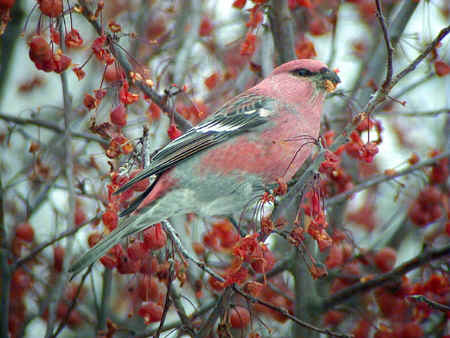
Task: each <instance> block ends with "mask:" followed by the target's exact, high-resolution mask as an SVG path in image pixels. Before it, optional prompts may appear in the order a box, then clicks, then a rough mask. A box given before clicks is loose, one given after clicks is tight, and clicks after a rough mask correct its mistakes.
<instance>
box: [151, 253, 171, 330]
mask: <svg viewBox="0 0 450 338" xmlns="http://www.w3.org/2000/svg"><path fill="white" fill-rule="evenodd" d="M173 262H174V261H173V259H171V260H170V266H169V278H168V279H167V293H166V301H165V302H164V309H163V313H162V316H161V320H160V322H159V326H158V330H156V333H155V338H159V335H160V334H161V330H162V328H163V325H164V323H165V321H166V318H167V312H168V311H169V308H170V305H171V300H170V297H169V290H170V287H171V285H172V282H173V279H174V273H173Z"/></svg>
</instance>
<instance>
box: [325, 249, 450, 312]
mask: <svg viewBox="0 0 450 338" xmlns="http://www.w3.org/2000/svg"><path fill="white" fill-rule="evenodd" d="M447 255H450V245H447V246H444V247H442V248H439V249H429V250H425V251H424V252H423V253H421V254H419V255H417V256H416V257H414V258H412V259H410V260H409V261H407V262H405V263H403V264H402V265H400V266H398V267H397V268H395V269H393V270H392V271H390V272H387V273H384V274H381V275H377V276H375V277H374V278H373V279H370V280H368V281H365V282H361V283H358V284H354V285H352V286H350V287H348V288H346V289H343V290H341V291H338V292H336V293H335V294H333V295H332V296H330V297H328V298H325V299H324V300H323V301H322V304H321V308H322V310H323V311H327V310H329V309H330V308H332V307H334V306H336V305H338V304H341V303H343V302H345V301H347V300H349V299H351V298H352V297H354V296H357V295H359V294H361V293H364V292H368V291H370V290H372V289H374V288H377V287H380V286H382V285H384V284H386V283H388V282H391V281H393V280H395V279H398V278H400V277H401V276H403V275H404V274H405V273H408V272H409V271H411V270H414V269H416V268H418V267H420V266H422V265H424V264H426V263H429V262H431V261H433V260H436V259H439V258H442V257H444V256H447Z"/></svg>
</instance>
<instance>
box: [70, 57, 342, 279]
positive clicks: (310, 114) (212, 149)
mask: <svg viewBox="0 0 450 338" xmlns="http://www.w3.org/2000/svg"><path fill="white" fill-rule="evenodd" d="M339 82H340V79H339V77H338V76H337V75H336V73H335V72H333V71H330V70H329V69H328V67H327V66H326V65H325V64H324V63H323V62H320V61H317V60H309V59H301V60H294V61H290V62H287V63H285V64H283V65H281V66H279V67H277V68H275V69H274V71H273V72H272V73H271V74H270V75H269V76H268V77H267V78H266V79H264V80H263V81H261V82H260V83H259V84H257V85H256V86H254V87H252V88H250V89H248V90H246V91H245V92H243V93H242V94H240V95H238V96H236V97H235V98H233V99H232V100H230V101H229V102H228V103H226V104H225V105H224V106H223V107H222V108H220V109H219V110H218V111H217V112H216V113H215V114H213V115H211V116H209V117H208V118H207V119H205V120H204V121H202V122H201V123H199V124H198V125H196V126H195V127H193V128H192V129H190V130H188V131H187V132H186V133H184V134H183V135H181V136H180V137H178V138H177V139H175V140H173V141H171V142H170V143H168V144H167V145H166V146H165V147H163V148H162V149H160V150H159V151H158V152H157V153H156V154H155V155H153V156H152V158H151V162H150V166H149V167H148V168H146V169H144V170H143V171H142V172H141V173H140V174H139V175H137V176H136V177H134V178H133V179H131V180H130V181H129V182H127V183H126V184H125V185H123V186H122V187H120V189H119V190H118V191H117V192H116V193H120V192H123V191H125V190H127V189H128V188H130V187H132V186H133V185H134V184H135V183H137V182H138V181H141V180H143V179H145V178H147V177H150V176H155V177H156V178H155V180H154V181H153V183H152V184H151V185H150V187H149V188H148V189H147V190H146V191H145V192H143V193H142V195H141V196H139V197H138V198H137V199H136V200H135V201H133V202H132V203H131V205H130V206H129V207H128V208H127V209H126V210H124V211H123V212H122V214H121V216H127V217H126V218H124V219H123V221H122V222H121V224H120V225H119V227H118V228H117V229H115V230H114V231H113V232H112V233H111V234H110V235H109V236H107V237H106V238H105V239H103V240H102V241H100V242H99V243H97V244H96V245H95V246H94V247H93V248H91V249H90V250H89V251H88V252H86V253H85V254H84V255H83V256H82V257H81V258H80V259H79V260H78V261H77V262H75V264H74V265H72V267H71V269H70V271H71V272H73V273H77V272H79V271H81V270H82V269H84V268H85V267H87V266H88V265H90V264H92V263H94V262H95V261H96V260H97V259H99V258H100V257H102V256H103V255H105V254H106V253H107V251H108V250H109V249H110V248H112V247H113V246H114V245H116V244H117V243H119V242H120V240H122V239H123V238H125V237H126V236H129V235H132V234H134V233H137V232H139V231H142V230H144V229H145V228H148V227H149V226H151V225H152V224H155V223H158V222H161V221H163V220H166V219H168V218H170V217H172V216H175V215H180V214H187V213H195V214H197V215H198V216H200V217H208V216H230V215H236V214H240V213H241V212H242V211H243V210H244V209H245V208H246V206H247V205H248V204H249V202H250V201H252V200H254V199H255V197H257V196H261V195H262V194H263V192H264V191H265V190H266V188H267V185H268V184H270V183H274V182H275V180H276V179H278V178H282V179H284V180H286V181H287V180H289V179H290V178H291V177H292V176H293V175H294V173H295V172H296V171H297V170H298V169H299V168H300V167H301V166H302V164H303V163H304V161H305V160H306V158H307V157H308V156H309V154H310V152H311V148H310V147H303V145H304V143H305V136H307V137H308V139H309V142H311V140H313V139H317V137H318V136H319V130H320V118H321V114H322V104H323V101H324V98H325V96H326V93H327V91H332V90H334V88H335V87H336V85H337V84H338V83H339ZM138 208H139V209H138ZM136 209H138V210H137V211H136V212H134V211H135V210H136ZM133 212H134V213H133Z"/></svg>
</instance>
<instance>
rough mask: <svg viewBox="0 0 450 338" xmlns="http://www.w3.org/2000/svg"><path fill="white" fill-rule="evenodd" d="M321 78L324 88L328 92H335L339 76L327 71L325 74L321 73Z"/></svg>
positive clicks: (339, 80)
mask: <svg viewBox="0 0 450 338" xmlns="http://www.w3.org/2000/svg"><path fill="white" fill-rule="evenodd" d="M321 76H322V80H323V82H324V87H325V88H326V90H327V91H328V92H332V91H333V90H335V89H336V87H337V85H338V84H339V83H340V82H341V79H340V78H339V76H338V75H337V74H336V72H334V71H332V70H327V71H326V72H324V73H321Z"/></svg>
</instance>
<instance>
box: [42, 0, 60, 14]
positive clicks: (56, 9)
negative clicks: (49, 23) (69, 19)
mask: <svg viewBox="0 0 450 338" xmlns="http://www.w3.org/2000/svg"><path fill="white" fill-rule="evenodd" d="M38 3H39V9H40V10H41V12H42V13H43V14H45V15H47V16H49V17H51V18H56V17H58V16H60V15H61V14H62V11H63V2H62V0H38Z"/></svg>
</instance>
